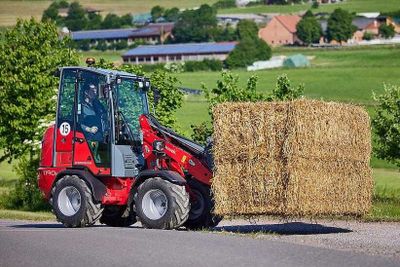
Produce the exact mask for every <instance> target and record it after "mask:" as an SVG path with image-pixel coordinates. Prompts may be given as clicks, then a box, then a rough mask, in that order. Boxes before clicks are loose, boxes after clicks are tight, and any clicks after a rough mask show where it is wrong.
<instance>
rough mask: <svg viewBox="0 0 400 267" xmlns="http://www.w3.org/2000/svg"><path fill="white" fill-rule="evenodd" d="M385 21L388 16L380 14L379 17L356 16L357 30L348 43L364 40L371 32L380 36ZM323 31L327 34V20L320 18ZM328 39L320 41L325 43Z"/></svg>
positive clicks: (355, 24) (354, 22)
mask: <svg viewBox="0 0 400 267" xmlns="http://www.w3.org/2000/svg"><path fill="white" fill-rule="evenodd" d="M383 23H386V17H382V16H378V17H361V16H360V17H355V18H354V19H353V22H352V24H353V25H354V26H355V27H356V31H355V32H354V33H353V36H352V38H351V39H349V40H348V41H347V42H348V43H359V42H361V41H363V38H364V35H365V33H370V34H372V36H374V37H378V35H379V26H380V25H381V24H383ZM320 24H321V28H322V31H323V32H324V33H325V34H326V31H327V28H328V22H327V20H320ZM325 42H326V40H323V38H322V39H321V42H320V43H325ZM331 43H332V44H336V42H335V41H332V42H331Z"/></svg>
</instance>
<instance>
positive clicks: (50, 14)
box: [42, 2, 60, 22]
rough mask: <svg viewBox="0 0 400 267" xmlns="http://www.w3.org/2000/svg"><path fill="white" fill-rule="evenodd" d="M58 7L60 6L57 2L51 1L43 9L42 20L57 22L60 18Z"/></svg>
mask: <svg viewBox="0 0 400 267" xmlns="http://www.w3.org/2000/svg"><path fill="white" fill-rule="evenodd" d="M58 9H59V7H58V3H57V2H53V3H51V5H50V6H49V7H48V8H47V9H45V10H44V11H43V14H42V22H46V21H54V22H57V21H58V20H59V18H60V17H59V16H58Z"/></svg>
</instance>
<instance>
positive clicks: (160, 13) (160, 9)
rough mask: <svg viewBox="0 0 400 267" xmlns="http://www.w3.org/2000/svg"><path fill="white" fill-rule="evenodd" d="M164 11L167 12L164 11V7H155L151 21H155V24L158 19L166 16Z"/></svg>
mask: <svg viewBox="0 0 400 267" xmlns="http://www.w3.org/2000/svg"><path fill="white" fill-rule="evenodd" d="M164 11H165V10H164V8H163V7H161V6H159V5H157V6H154V7H153V8H152V9H151V11H150V14H151V19H152V20H153V22H155V21H157V19H159V18H161V17H163V16H164Z"/></svg>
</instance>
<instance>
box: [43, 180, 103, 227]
mask: <svg viewBox="0 0 400 267" xmlns="http://www.w3.org/2000/svg"><path fill="white" fill-rule="evenodd" d="M50 205H51V206H52V207H53V212H54V214H55V215H56V217H57V220H58V221H59V222H61V223H63V224H64V226H66V227H85V226H89V225H92V224H94V223H95V222H96V221H97V220H98V219H99V218H100V216H101V213H102V211H103V209H102V207H101V203H95V202H94V201H93V197H92V192H91V190H90V188H89V187H88V186H87V184H86V183H85V182H84V181H83V180H82V179H80V178H79V177H78V176H76V175H66V176H64V177H62V178H61V179H60V180H58V181H57V182H56V184H55V186H54V187H53V189H52V190H51V198H50Z"/></svg>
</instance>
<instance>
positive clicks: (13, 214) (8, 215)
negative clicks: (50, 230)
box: [0, 209, 55, 221]
mask: <svg viewBox="0 0 400 267" xmlns="http://www.w3.org/2000/svg"><path fill="white" fill-rule="evenodd" d="M0 219H10V220H29V221H51V220H55V217H54V215H53V214H52V213H51V212H42V211H41V212H32V211H20V210H2V209H0Z"/></svg>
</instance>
